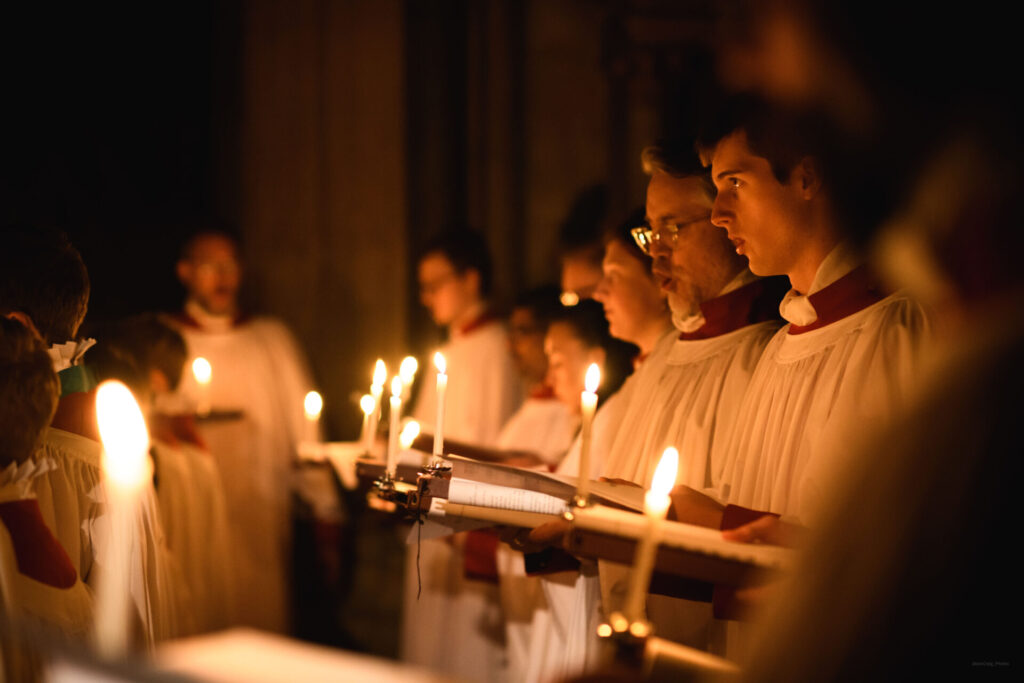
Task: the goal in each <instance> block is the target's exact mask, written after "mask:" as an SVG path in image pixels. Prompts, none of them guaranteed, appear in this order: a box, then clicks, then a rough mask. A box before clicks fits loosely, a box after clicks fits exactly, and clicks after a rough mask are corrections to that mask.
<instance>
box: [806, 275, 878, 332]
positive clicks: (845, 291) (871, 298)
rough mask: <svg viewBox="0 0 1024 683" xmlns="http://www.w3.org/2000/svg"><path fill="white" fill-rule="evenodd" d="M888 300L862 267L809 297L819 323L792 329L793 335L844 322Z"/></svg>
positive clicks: (815, 322)
mask: <svg viewBox="0 0 1024 683" xmlns="http://www.w3.org/2000/svg"><path fill="white" fill-rule="evenodd" d="M885 296H886V294H885V292H883V291H882V290H881V288H880V287H879V286H878V284H877V283H876V281H875V278H874V277H873V276H872V274H871V271H869V270H868V268H867V266H858V267H857V268H854V269H853V270H851V271H850V272H849V273H847V274H846V275H844V276H843V277H841V278H839V279H838V280H836V281H835V282H833V283H832V284H830V285H829V286H828V287H824V288H822V289H819V290H818V291H817V292H814V293H813V294H808V295H807V300H808V301H810V302H811V305H812V306H813V307H814V311H815V313H817V314H818V319H817V320H815V321H814V322H813V323H810V324H809V325H793V324H790V326H789V334H803V333H804V332H810V331H811V330H817V329H820V328H822V327H825V326H826V325H830V324H832V323H834V322H837V321H839V320H842V319H843V318H846V317H847V316H851V315H853V314H854V313H857V312H858V311H862V310H864V309H865V308H867V307H868V306H870V305H872V304H875V303H878V302H879V301H881V300H882V299H884V298H885Z"/></svg>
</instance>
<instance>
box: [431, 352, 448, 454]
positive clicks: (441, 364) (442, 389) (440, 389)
mask: <svg viewBox="0 0 1024 683" xmlns="http://www.w3.org/2000/svg"><path fill="white" fill-rule="evenodd" d="M434 365H435V366H436V367H437V420H436V422H435V424H434V451H433V453H434V460H435V461H436V460H440V459H441V458H443V457H444V403H445V394H446V393H447V392H448V375H447V374H445V370H447V367H446V363H445V360H444V356H442V355H441V352H440V351H438V352H437V353H435V354H434Z"/></svg>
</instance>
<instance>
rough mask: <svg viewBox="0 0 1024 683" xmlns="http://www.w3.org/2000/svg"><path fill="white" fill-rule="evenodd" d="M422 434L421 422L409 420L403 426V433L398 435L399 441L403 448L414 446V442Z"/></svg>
mask: <svg viewBox="0 0 1024 683" xmlns="http://www.w3.org/2000/svg"><path fill="white" fill-rule="evenodd" d="M419 435H420V423H419V422H417V421H416V420H409V421H408V422H406V423H405V426H404V427H402V433H401V434H399V435H398V443H399V444H400V445H401V446H402V449H403V450H405V449H409V448H412V442H413V441H415V440H416V437H417V436H419Z"/></svg>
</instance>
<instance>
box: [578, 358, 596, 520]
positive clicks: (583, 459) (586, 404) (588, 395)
mask: <svg viewBox="0 0 1024 683" xmlns="http://www.w3.org/2000/svg"><path fill="white" fill-rule="evenodd" d="M600 384H601V369H600V368H598V367H597V363H591V364H590V367H588V368H587V376H586V378H585V379H584V380H583V388H584V391H583V393H582V394H580V411H581V412H582V413H583V421H582V422H583V424H582V426H581V427H580V478H579V483H578V484H577V485H576V500H577V501H578V502H582V503H584V504H585V503H586V502H587V497H588V496H589V495H590V432H591V427H592V425H593V423H594V411H595V410H597V387H598V386H599V385H600Z"/></svg>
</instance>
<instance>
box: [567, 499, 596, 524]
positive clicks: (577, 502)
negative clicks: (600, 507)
mask: <svg viewBox="0 0 1024 683" xmlns="http://www.w3.org/2000/svg"><path fill="white" fill-rule="evenodd" d="M570 502H571V504H572V507H574V508H588V507H592V506H593V505H594V501H593V500H591V499H590V495H589V494H584V495H580V494H579V493H577V494H574V495H573V497H572V501H570ZM569 521H572V520H569Z"/></svg>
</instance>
